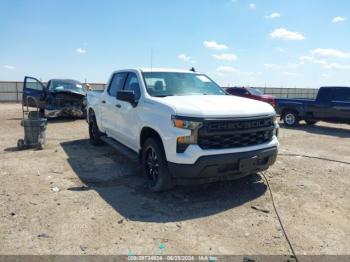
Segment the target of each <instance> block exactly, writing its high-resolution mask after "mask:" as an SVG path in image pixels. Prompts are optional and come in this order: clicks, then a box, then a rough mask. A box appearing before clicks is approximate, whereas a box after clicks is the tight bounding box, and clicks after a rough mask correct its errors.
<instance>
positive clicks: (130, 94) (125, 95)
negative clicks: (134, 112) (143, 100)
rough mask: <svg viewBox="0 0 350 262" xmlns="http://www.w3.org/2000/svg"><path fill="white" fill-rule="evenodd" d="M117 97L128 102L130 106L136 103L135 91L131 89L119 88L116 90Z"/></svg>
mask: <svg viewBox="0 0 350 262" xmlns="http://www.w3.org/2000/svg"><path fill="white" fill-rule="evenodd" d="M117 99H118V100H121V101H125V102H129V103H130V104H132V106H134V107H135V106H136V105H137V100H136V96H135V92H134V91H132V90H120V91H118V92H117Z"/></svg>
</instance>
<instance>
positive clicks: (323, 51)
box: [311, 48, 350, 58]
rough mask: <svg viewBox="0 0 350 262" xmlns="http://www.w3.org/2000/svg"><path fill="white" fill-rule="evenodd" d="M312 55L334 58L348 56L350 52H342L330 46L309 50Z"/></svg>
mask: <svg viewBox="0 0 350 262" xmlns="http://www.w3.org/2000/svg"><path fill="white" fill-rule="evenodd" d="M311 54H312V55H313V56H317V57H335V58H349V57H350V52H343V51H340V50H336V49H331V48H317V49H314V50H312V51H311Z"/></svg>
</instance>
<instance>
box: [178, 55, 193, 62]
mask: <svg viewBox="0 0 350 262" xmlns="http://www.w3.org/2000/svg"><path fill="white" fill-rule="evenodd" d="M177 58H178V59H180V60H182V61H184V62H188V61H190V60H191V57H189V56H187V55H185V54H180V55H178V56H177Z"/></svg>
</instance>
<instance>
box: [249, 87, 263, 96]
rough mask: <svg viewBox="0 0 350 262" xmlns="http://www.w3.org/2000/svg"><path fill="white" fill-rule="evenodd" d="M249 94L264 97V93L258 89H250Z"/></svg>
mask: <svg viewBox="0 0 350 262" xmlns="http://www.w3.org/2000/svg"><path fill="white" fill-rule="evenodd" d="M248 90H249V93H251V94H252V95H255V96H262V95H263V94H264V93H263V92H261V91H260V90H259V89H257V88H249V89H248Z"/></svg>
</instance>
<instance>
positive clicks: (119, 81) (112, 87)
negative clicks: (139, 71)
mask: <svg viewBox="0 0 350 262" xmlns="http://www.w3.org/2000/svg"><path fill="white" fill-rule="evenodd" d="M126 75H127V73H124V72H123V73H116V74H115V75H114V76H113V79H112V81H111V83H110V84H109V87H108V94H109V95H111V96H114V97H116V96H117V91H118V90H121V89H123V86H124V82H125V77H126Z"/></svg>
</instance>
